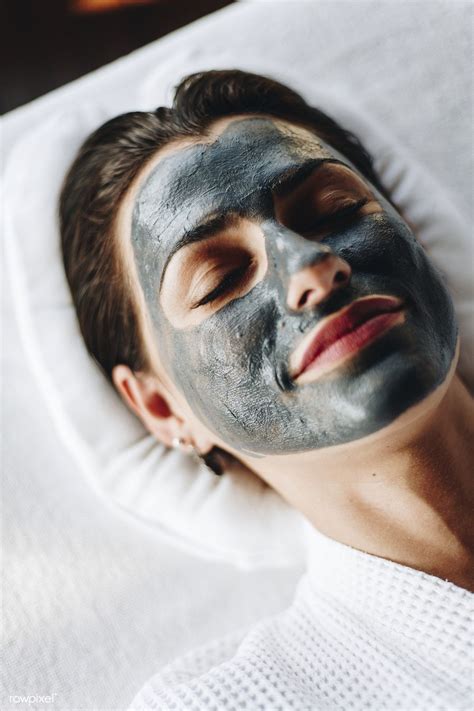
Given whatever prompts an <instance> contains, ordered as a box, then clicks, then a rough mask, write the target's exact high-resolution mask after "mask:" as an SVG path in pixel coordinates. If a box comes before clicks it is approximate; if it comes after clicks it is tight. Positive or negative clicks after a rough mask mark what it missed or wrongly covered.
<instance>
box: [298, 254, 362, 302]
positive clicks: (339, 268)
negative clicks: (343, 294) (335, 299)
mask: <svg viewBox="0 0 474 711" xmlns="http://www.w3.org/2000/svg"><path fill="white" fill-rule="evenodd" d="M319 246H320V248H322V247H324V249H320V251H318V253H316V254H315V255H314V257H313V259H312V260H311V261H310V262H309V263H306V264H305V265H304V266H301V268H300V269H298V271H295V272H293V274H291V276H290V277H289V279H288V289H287V305H288V308H289V309H291V310H292V311H305V310H309V309H311V308H314V307H315V306H317V305H318V304H320V303H321V302H322V301H324V300H325V299H326V298H327V297H328V296H330V294H332V293H333V292H334V291H335V290H336V289H340V288H342V287H343V286H347V284H349V282H350V279H351V272H352V270H351V267H350V265H349V264H348V263H347V262H346V261H345V260H344V259H342V258H341V257H338V256H337V255H336V254H334V252H332V251H331V249H330V248H329V247H325V246H323V245H319Z"/></svg>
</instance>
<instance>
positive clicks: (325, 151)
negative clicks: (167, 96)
mask: <svg viewBox="0 0 474 711" xmlns="http://www.w3.org/2000/svg"><path fill="white" fill-rule="evenodd" d="M335 157H336V158H338V157H340V156H337V155H336V152H335V151H334V150H332V149H330V148H329V146H327V144H325V143H324V141H322V140H321V139H320V138H318V137H317V136H315V135H314V134H313V133H311V132H310V131H309V130H308V129H305V128H302V127H300V126H297V125H296V124H292V123H289V122H286V121H283V120H280V119H272V118H267V117H261V116H258V117H257V116H252V117H243V116H240V117H233V118H232V119H228V118H227V119H224V120H220V121H218V122H216V123H215V124H214V125H213V129H212V132H211V135H210V136H209V137H208V138H206V139H202V141H200V142H195V141H193V143H192V144H191V145H189V144H188V145H184V146H183V145H179V144H178V145H177V146H175V147H173V146H171V147H168V149H167V150H166V152H164V153H163V154H162V155H161V156H158V159H157V162H156V163H155V164H154V165H152V167H151V168H149V169H148V170H147V175H146V177H145V178H144V179H143V180H142V183H141V186H140V187H139V189H138V190H137V193H136V198H135V203H134V206H133V217H132V241H142V240H143V239H145V238H146V239H147V240H152V241H159V242H160V243H161V244H162V245H163V246H165V244H166V243H169V242H170V241H171V242H173V241H174V240H175V239H178V238H179V236H181V235H182V233H183V231H186V230H187V229H190V228H192V227H193V226H194V225H195V224H196V223H199V222H200V221H202V220H203V219H205V218H206V217H207V216H208V215H211V214H216V213H217V214H218V213H222V212H228V211H230V210H234V211H237V212H240V213H243V214H245V213H246V214H248V215H252V214H255V213H258V212H259V210H261V209H263V204H262V198H263V196H264V194H265V193H266V192H268V187H269V185H270V184H271V183H272V181H274V180H275V179H277V178H278V176H279V175H281V174H283V173H284V172H285V171H288V170H289V169H291V168H293V167H297V166H298V165H300V164H301V163H302V162H303V161H305V160H308V159H309V158H314V159H328V158H329V159H330V158H335Z"/></svg>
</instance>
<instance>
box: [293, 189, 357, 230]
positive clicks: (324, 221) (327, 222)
mask: <svg viewBox="0 0 474 711" xmlns="http://www.w3.org/2000/svg"><path fill="white" fill-rule="evenodd" d="M368 202H369V199H368V198H367V197H364V198H362V199H361V200H359V201H357V202H355V203H354V202H353V203H352V204H350V205H346V206H345V207H343V208H341V209H339V210H336V211H334V212H331V213H329V214H326V215H321V216H320V217H317V218H316V219H315V220H313V221H312V222H311V228H310V229H308V230H299V232H300V234H301V235H302V236H303V237H311V236H313V235H314V234H315V233H317V232H318V231H321V230H323V229H326V228H328V227H329V228H334V229H335V228H337V227H338V226H342V225H343V224H344V223H345V222H346V221H347V220H349V219H350V218H352V217H355V216H356V215H357V213H358V212H359V210H361V209H362V208H363V207H364V205H367V203H368Z"/></svg>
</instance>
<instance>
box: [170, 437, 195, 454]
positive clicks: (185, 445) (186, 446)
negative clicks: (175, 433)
mask: <svg viewBox="0 0 474 711" xmlns="http://www.w3.org/2000/svg"><path fill="white" fill-rule="evenodd" d="M171 446H172V447H173V449H180V450H181V451H182V452H195V451H196V450H195V449H194V446H193V445H192V444H191V443H190V442H186V440H185V439H184V437H173V440H172V442H171Z"/></svg>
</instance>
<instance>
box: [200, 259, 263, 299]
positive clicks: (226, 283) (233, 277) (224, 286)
mask: <svg viewBox="0 0 474 711" xmlns="http://www.w3.org/2000/svg"><path fill="white" fill-rule="evenodd" d="M249 266H250V264H242V265H241V266H240V267H237V269H234V270H233V271H231V272H228V274H226V275H225V277H224V278H223V279H222V281H221V282H220V284H219V285H218V286H216V288H215V289H213V290H212V291H210V292H209V294H206V296H204V297H203V298H202V299H200V300H199V301H198V302H197V303H196V304H194V305H193V306H191V309H197V308H198V307H199V306H205V305H206V304H209V303H210V302H211V301H215V300H216V299H217V298H219V296H222V294H225V292H226V291H228V290H229V289H230V288H231V287H232V286H234V284H235V283H236V282H237V281H238V280H239V279H240V277H242V276H243V275H244V274H245V272H246V271H247V269H248V268H249Z"/></svg>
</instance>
